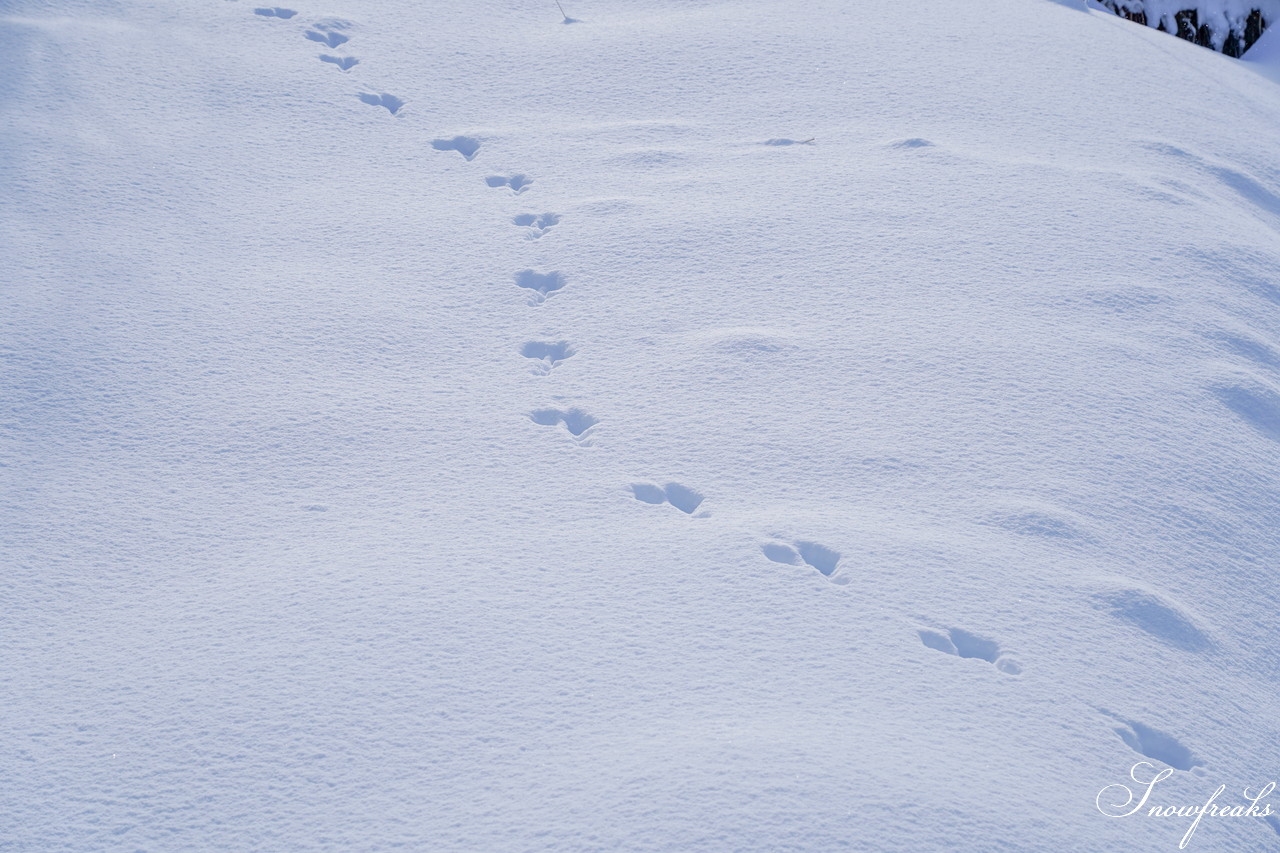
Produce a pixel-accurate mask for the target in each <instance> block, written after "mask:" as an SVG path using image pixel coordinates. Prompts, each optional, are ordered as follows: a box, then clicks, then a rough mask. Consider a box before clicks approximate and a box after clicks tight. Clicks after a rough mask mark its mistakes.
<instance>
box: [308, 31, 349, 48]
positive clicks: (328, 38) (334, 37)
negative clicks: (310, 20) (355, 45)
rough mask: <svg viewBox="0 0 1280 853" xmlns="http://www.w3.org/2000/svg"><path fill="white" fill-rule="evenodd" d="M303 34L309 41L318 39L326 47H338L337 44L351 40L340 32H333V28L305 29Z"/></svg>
mask: <svg viewBox="0 0 1280 853" xmlns="http://www.w3.org/2000/svg"><path fill="white" fill-rule="evenodd" d="M303 35H305V36H306V37H307V38H309V39H310V40H311V41H318V42H320V44H323V45H326V46H328V47H338V46H339V45H343V44H346V43H347V42H349V41H351V39H350V38H348V37H347V36H344V35H343V34H342V33H339V32H335V31H334V30H324V31H321V30H318V29H316V30H307V31H306V32H305V33H303Z"/></svg>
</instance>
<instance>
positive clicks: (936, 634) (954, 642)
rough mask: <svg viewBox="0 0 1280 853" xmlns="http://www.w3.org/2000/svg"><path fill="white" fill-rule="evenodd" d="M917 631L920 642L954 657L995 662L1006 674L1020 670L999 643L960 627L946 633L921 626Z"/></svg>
mask: <svg viewBox="0 0 1280 853" xmlns="http://www.w3.org/2000/svg"><path fill="white" fill-rule="evenodd" d="M919 633H920V642H922V643H924V644H925V645H926V646H928V647H929V648H931V649H936V650H938V651H940V652H946V653H947V654H949V655H955V656H956V657H962V658H977V659H978V660H984V661H986V662H987V663H991V664H995V667H996V669H998V670H1000V671H1001V672H1003V673H1006V674H1008V675H1017V674H1018V673H1020V672H1022V667H1021V666H1019V665H1018V663H1017V662H1016V661H1014V660H1013V659H1011V658H1009V657H1008V656H1006V655H1005V654H1004V652H1002V651H1000V645H999V644H998V643H996V641H995V640H988V639H986V638H985V637H979V636H978V635H977V634H970V633H969V632H968V631H963V630H961V629H960V628H952V629H950V630H949V631H947V632H946V633H943V632H941V631H931V630H929V629H927V628H922V629H920V632H919Z"/></svg>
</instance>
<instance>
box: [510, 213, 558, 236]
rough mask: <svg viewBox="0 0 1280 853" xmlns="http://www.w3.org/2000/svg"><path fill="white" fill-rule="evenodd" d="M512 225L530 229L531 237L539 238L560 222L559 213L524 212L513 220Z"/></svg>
mask: <svg viewBox="0 0 1280 853" xmlns="http://www.w3.org/2000/svg"><path fill="white" fill-rule="evenodd" d="M511 224H512V225H519V226H520V227H521V228H528V229H529V239H531V240H537V239H538V238H539V237H541V236H542V235H543V234H546V233H547V230H548V229H549V228H551V227H552V226H554V225H559V224H560V214H558V213H522V214H520V215H519V216H516V217H515V218H514V219H512V220H511Z"/></svg>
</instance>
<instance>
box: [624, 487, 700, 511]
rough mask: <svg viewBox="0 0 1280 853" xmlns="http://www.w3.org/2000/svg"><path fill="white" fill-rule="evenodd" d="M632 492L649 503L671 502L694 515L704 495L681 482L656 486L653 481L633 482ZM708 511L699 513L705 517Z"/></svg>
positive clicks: (639, 499)
mask: <svg viewBox="0 0 1280 853" xmlns="http://www.w3.org/2000/svg"><path fill="white" fill-rule="evenodd" d="M631 494H632V495H634V496H635V499H636V500H638V501H643V502H645V503H647V504H671V505H672V506H673V507H675V508H676V509H678V510H680V511H681V512H683V513H684V514H685V515H693V514H694V512H696V511H697V509H698V507H700V506H702V501H703V497H702V495H701V494H699V493H698V492H695V491H694V490H693V489H690V488H688V487H687V486H682V485H680V484H679V483H667V484H666V485H665V486H655V485H653V484H652V483H632V484H631ZM706 516H707V513H705V512H703V513H699V514H698V517H699V518H705V517H706Z"/></svg>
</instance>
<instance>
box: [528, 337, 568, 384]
mask: <svg viewBox="0 0 1280 853" xmlns="http://www.w3.org/2000/svg"><path fill="white" fill-rule="evenodd" d="M573 353H574V349H573V347H571V346H570V345H569V342H568V341H554V342H553V341H529V342H528V343H526V344H525V345H524V346H523V347H521V348H520V354H521V355H522V356H524V357H525V358H533V359H537V360H538V364H537V366H536V367H534V369H533V372H534V373H537V374H539V375H540V376H545V375H546V374H548V373H550V372H551V368H553V367H555V366H556V365H557V364H559V363H560V362H562V361H564V360H565V359H566V358H569V357H570V356H572V355H573Z"/></svg>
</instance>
